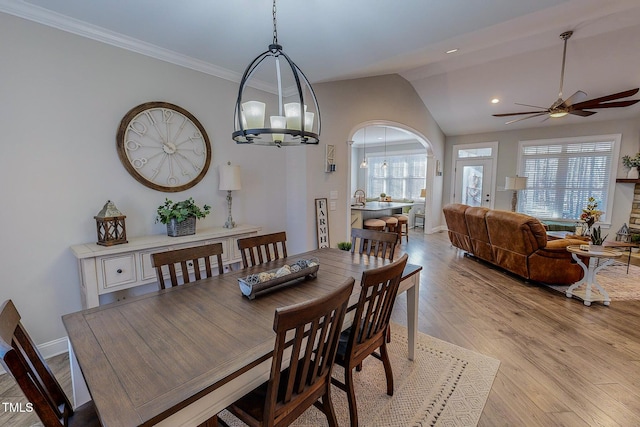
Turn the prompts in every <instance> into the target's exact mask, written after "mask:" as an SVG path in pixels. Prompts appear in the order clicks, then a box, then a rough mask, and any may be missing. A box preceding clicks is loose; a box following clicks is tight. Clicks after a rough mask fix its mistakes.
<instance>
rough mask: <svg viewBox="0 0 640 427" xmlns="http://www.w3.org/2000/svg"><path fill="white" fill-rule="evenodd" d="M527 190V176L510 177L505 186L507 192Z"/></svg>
mask: <svg viewBox="0 0 640 427" xmlns="http://www.w3.org/2000/svg"><path fill="white" fill-rule="evenodd" d="M525 188H527V177H526V176H517V175H516V176H508V177H507V179H506V181H505V184H504V189H505V190H524V189H525Z"/></svg>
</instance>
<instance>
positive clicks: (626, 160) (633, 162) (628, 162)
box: [622, 153, 640, 169]
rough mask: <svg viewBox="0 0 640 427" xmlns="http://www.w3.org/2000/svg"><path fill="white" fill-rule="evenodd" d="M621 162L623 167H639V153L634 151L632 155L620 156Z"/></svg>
mask: <svg viewBox="0 0 640 427" xmlns="http://www.w3.org/2000/svg"><path fill="white" fill-rule="evenodd" d="M622 164H623V165H624V167H625V168H629V169H632V168H640V153H636V155H635V156H634V157H631V156H622Z"/></svg>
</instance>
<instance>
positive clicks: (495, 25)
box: [0, 0, 640, 135]
mask: <svg viewBox="0 0 640 427" xmlns="http://www.w3.org/2000/svg"><path fill="white" fill-rule="evenodd" d="M271 8H272V5H271V1H269V0H233V1H224V0H208V1H204V0H190V1H189V2H177V1H175V0H126V1H125V0H120V1H104V0H103V1H86V0H0V12H5V13H9V14H12V15H16V16H20V17H23V18H25V19H29V20H33V21H36V22H40V23H43V24H46V25H50V26H53V27H56V28H60V29H63V30H65V31H70V32H73V33H76V34H80V35H82V36H85V37H90V38H93V39H96V40H100V41H103V42H106V43H110V44H113V45H116V46H120V47H123V48H126V49H131V50H133V51H136V52H139V53H142V54H146V55H149V56H153V57H156V58H159V59H162V60H166V61H169V62H173V63H177V64H180V65H184V66H187V67H190V68H193V69H196V70H199V71H203V72H206V73H209V74H212V75H216V76H219V77H222V78H225V79H229V80H232V81H239V80H240V77H241V75H242V73H243V71H244V69H245V67H246V66H247V65H248V64H249V62H250V61H251V60H252V59H253V58H254V57H255V56H257V55H258V54H259V53H261V52H263V51H265V50H266V49H267V46H268V45H269V44H270V43H271V42H272V10H271ZM277 22H278V39H279V42H280V44H282V45H283V47H284V51H285V52H286V53H287V54H288V55H289V56H290V57H291V58H292V59H293V60H294V61H295V62H296V64H297V65H298V66H299V67H300V68H301V69H302V70H303V72H304V73H305V74H306V76H307V77H308V78H309V80H310V81H311V82H312V84H313V83H317V82H325V81H332V80H342V79H349V78H357V77H365V76H373V75H382V74H391V73H397V74H400V75H401V76H403V77H404V78H406V79H407V80H408V81H409V82H411V84H412V85H413V86H414V87H415V89H416V91H417V93H418V94H419V96H420V97H421V98H422V100H423V101H424V103H425V105H426V107H427V108H428V109H429V111H430V112H431V113H432V115H433V116H434V118H435V120H436V121H437V122H438V124H439V125H440V127H441V128H442V130H443V132H444V133H445V134H446V135H462V134H471V133H480V132H493V131H500V130H509V129H522V128H531V127H537V126H553V125H557V124H568V123H583V122H586V121H597V120H611V119H616V118H631V117H639V116H640V103H639V104H638V105H635V106H632V107H627V108H619V109H608V110H600V111H599V112H598V113H597V114H595V115H593V116H591V117H576V116H567V117H563V118H559V119H549V120H546V121H542V118H532V119H529V120H523V121H521V122H517V123H513V124H511V125H505V124H504V122H505V121H506V120H505V119H504V118H496V117H492V114H494V113H505V112H515V111H526V110H527V107H520V106H517V105H515V104H514V103H516V102H518V103H524V104H530V105H537V106H541V107H544V108H547V107H549V106H550V105H551V103H553V102H554V101H555V100H556V99H557V98H558V90H559V85H560V68H561V61H562V40H561V39H560V38H559V35H560V33H562V32H564V31H566V30H573V31H574V35H573V37H572V38H571V39H570V40H569V42H568V47H567V63H566V71H565V79H564V94H565V97H566V96H569V95H570V94H572V93H574V92H575V91H577V90H582V91H584V92H586V93H587V94H588V97H587V99H591V98H595V97H600V96H604V95H608V94H611V93H615V92H620V91H623V90H627V89H631V88H635V87H640V1H638V0H606V1H603V0H535V1H531V0H483V1H469V0H429V1H425V0H401V1H398V0H349V1H344V0H305V1H300V0H279V1H278V4H277ZM450 49H458V51H457V52H455V53H451V54H447V53H445V52H446V51H447V50H450ZM262 88H263V89H267V90H269V89H270V84H269V82H264V86H263V87H262ZM638 97H639V96H638V95H636V97H635V98H638ZM493 98H498V99H500V102H499V103H497V104H492V103H491V102H490V101H491V99H493ZM320 107H321V108H322V105H320Z"/></svg>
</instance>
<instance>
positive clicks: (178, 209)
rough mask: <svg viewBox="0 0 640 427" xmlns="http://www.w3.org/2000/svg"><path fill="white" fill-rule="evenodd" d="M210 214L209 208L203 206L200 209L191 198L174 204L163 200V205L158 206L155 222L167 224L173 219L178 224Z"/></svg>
mask: <svg viewBox="0 0 640 427" xmlns="http://www.w3.org/2000/svg"><path fill="white" fill-rule="evenodd" d="M210 212H211V206H208V205H204V206H203V207H202V208H200V207H198V206H197V205H196V203H195V201H194V200H193V197H189V198H188V199H187V200H183V201H181V202H176V203H174V202H172V201H171V200H169V199H165V201H164V204H163V205H160V206H158V210H157V213H158V216H156V222H161V223H163V224H168V223H169V222H171V220H172V219H175V220H176V222H178V223H180V222H182V221H184V220H186V219H187V218H189V217H195V218H198V219H199V218H204V217H205V216H207V215H209V213H210Z"/></svg>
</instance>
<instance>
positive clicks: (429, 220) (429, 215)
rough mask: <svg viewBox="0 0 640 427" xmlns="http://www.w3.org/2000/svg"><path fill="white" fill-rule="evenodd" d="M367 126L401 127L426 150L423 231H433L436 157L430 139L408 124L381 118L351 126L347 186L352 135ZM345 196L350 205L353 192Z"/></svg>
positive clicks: (349, 185)
mask: <svg viewBox="0 0 640 427" xmlns="http://www.w3.org/2000/svg"><path fill="white" fill-rule="evenodd" d="M367 126H386V127H393V128H397V129H401V130H403V131H405V132H408V133H410V134H412V135H413V136H414V137H415V138H416V140H417V141H418V142H419V143H420V144H421V145H422V146H423V147H424V148H425V151H426V154H425V155H426V156H427V178H426V182H425V189H426V192H427V197H426V198H425V205H424V206H423V209H424V211H425V213H426V215H425V218H424V221H425V223H424V233H425V234H431V233H433V232H435V231H433V223H434V213H433V208H432V207H433V184H434V178H435V177H436V158H435V155H434V152H433V145H432V144H431V141H429V139H428V138H427V137H426V136H424V135H423V134H422V133H421V132H420V131H418V130H416V129H414V128H412V127H411V126H408V125H406V124H404V123H400V122H395V121H393V120H383V119H377V120H367V121H364V122H360V123H358V124H356V125H355V126H353V127H352V128H351V131H350V132H349V136H348V138H347V141H346V142H347V164H348V168H349V173H347V174H346V175H347V176H346V180H347V183H346V184H347V188H348V189H349V190H351V169H352V162H353V158H352V157H353V156H352V150H351V149H352V146H353V143H354V141H353V137H354V135H355V134H356V132H358V131H359V130H360V129H363V128H365V127H367ZM346 196H347V200H346V202H347V206H350V205H351V196H353V194H347V195H346ZM346 223H347V224H351V209H347V217H346Z"/></svg>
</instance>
